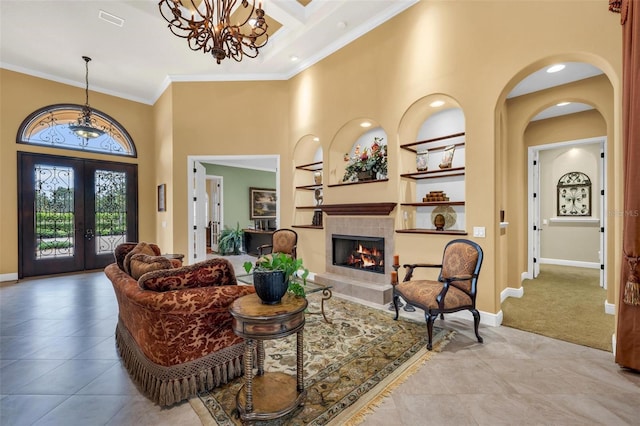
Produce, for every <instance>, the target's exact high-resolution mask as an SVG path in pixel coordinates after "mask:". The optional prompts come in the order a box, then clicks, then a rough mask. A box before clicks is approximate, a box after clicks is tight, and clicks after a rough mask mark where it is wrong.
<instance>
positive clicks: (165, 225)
mask: <svg viewBox="0 0 640 426" xmlns="http://www.w3.org/2000/svg"><path fill="white" fill-rule="evenodd" d="M162 227H163V228H166V227H167V221H166V220H163V221H162Z"/></svg>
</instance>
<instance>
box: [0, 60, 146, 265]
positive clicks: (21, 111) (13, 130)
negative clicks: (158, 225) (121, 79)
mask: <svg viewBox="0 0 640 426" xmlns="http://www.w3.org/2000/svg"><path fill="white" fill-rule="evenodd" d="M0 87H1V88H2V92H1V96H0V124H1V126H0V199H1V200H2V203H0V235H2V244H0V275H3V274H17V272H18V217H17V211H18V207H17V200H18V194H17V186H18V183H17V154H16V153H17V152H18V151H26V152H40V153H46V154H52V155H65V156H69V157H78V158H95V159H103V160H104V159H108V160H110V161H119V162H124V163H136V164H138V188H139V195H138V203H139V214H140V218H141V220H140V222H139V236H140V239H143V240H149V241H153V240H154V239H155V235H156V232H155V217H156V215H155V198H156V196H155V190H154V189H153V188H155V186H154V184H155V178H154V176H155V172H156V170H155V162H154V157H153V156H152V155H149V153H150V152H153V146H154V139H153V127H152V108H151V107H150V106H148V105H143V104H140V103H136V102H131V101H128V100H125V99H121V98H116V97H113V96H109V95H105V94H102V93H95V92H91V93H90V95H89V100H90V103H91V106H92V107H93V108H96V109H98V110H100V111H103V112H105V113H107V114H109V115H110V116H111V117H113V118H114V119H116V120H117V121H118V122H119V123H120V124H122V126H123V127H124V128H125V129H127V131H128V132H129V134H130V135H131V138H132V139H133V141H134V143H135V145H136V148H137V151H138V158H137V159H135V158H124V157H121V156H105V155H100V154H94V153H85V152H81V151H74V150H61V149H52V148H45V147H38V146H29V145H24V144H17V143H16V135H17V133H18V128H19V126H20V124H21V123H22V121H23V120H24V119H25V118H26V117H27V116H28V115H29V114H31V113H32V112H34V111H35V110H37V109H39V108H42V107H44V106H47V105H52V104H58V103H77V104H82V103H83V102H84V89H82V88H77V87H72V86H68V85H66V84H61V83H56V82H53V81H48V80H43V79H40V78H36V77H31V76H27V75H25V74H20V73H16V72H12V71H8V70H4V69H0Z"/></svg>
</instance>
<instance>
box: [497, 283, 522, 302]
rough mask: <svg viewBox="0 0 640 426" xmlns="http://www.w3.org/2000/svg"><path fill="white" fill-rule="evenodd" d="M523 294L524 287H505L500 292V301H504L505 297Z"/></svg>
mask: <svg viewBox="0 0 640 426" xmlns="http://www.w3.org/2000/svg"><path fill="white" fill-rule="evenodd" d="M523 295H524V287H520V288H513V287H507V288H505V289H504V290H502V291H501V292H500V303H502V302H504V301H505V300H506V299H507V297H517V298H521V297H522V296H523Z"/></svg>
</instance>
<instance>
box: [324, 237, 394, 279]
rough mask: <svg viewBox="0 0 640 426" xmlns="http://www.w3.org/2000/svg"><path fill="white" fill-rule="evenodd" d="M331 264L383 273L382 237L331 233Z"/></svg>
mask: <svg viewBox="0 0 640 426" xmlns="http://www.w3.org/2000/svg"><path fill="white" fill-rule="evenodd" d="M331 240H332V242H333V264H334V265H336V266H344V267H346V268H353V269H360V270H364V271H369V272H376V273H378V274H384V238H377V237H358V236H353V235H335V234H334V235H332V236H331Z"/></svg>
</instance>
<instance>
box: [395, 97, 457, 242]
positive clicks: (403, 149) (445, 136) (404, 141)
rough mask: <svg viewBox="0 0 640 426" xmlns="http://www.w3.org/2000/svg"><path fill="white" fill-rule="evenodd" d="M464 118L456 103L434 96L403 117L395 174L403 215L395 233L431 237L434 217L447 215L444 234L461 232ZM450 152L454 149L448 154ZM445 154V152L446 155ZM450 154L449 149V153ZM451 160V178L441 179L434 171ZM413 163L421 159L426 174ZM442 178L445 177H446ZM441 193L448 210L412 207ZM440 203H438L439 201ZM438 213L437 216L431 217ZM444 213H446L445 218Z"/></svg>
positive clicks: (449, 174)
mask: <svg viewBox="0 0 640 426" xmlns="http://www.w3.org/2000/svg"><path fill="white" fill-rule="evenodd" d="M465 128H466V125H465V115H464V111H463V110H462V108H461V107H460V105H459V104H458V102H457V101H456V100H455V99H453V98H452V97H450V96H448V95H445V94H441V93H436V94H431V95H428V96H425V97H423V98H420V99H419V100H417V101H416V102H414V103H413V104H412V105H411V106H410V107H409V108H408V109H407V111H406V112H405V114H404V115H403V117H402V120H401V122H400V126H399V129H398V135H399V138H400V150H399V151H400V152H399V157H400V158H399V164H398V167H399V170H400V176H401V177H402V179H401V180H400V200H401V210H402V214H400V215H398V218H399V224H398V225H397V226H398V228H399V229H404V230H411V231H412V232H427V233H430V232H431V231H434V230H435V229H434V225H433V220H432V219H433V218H432V216H434V215H435V214H440V213H446V214H447V217H449V218H455V220H448V225H447V229H446V231H447V232H450V233H454V234H455V233H459V234H464V233H465V232H466V218H465V216H466V209H465V205H464V200H465V173H464V167H465V144H466V135H465ZM452 147H453V148H452ZM445 148H449V149H445ZM451 148H452V149H451ZM449 154H453V159H452V163H451V169H452V170H453V171H452V172H451V173H448V172H443V176H438V173H435V174H434V171H441V170H445V169H442V168H440V165H441V164H443V163H444V158H445V155H449ZM418 158H421V159H425V162H426V164H427V169H426V170H422V169H420V167H419V166H418V164H417V160H418ZM445 175H446V176H445ZM435 191H442V193H443V197H442V200H443V201H444V202H447V201H450V202H452V203H451V204H448V205H434V204H431V205H416V204H420V203H423V202H425V201H429V202H430V201H431V197H430V196H429V197H427V195H428V194H433V192H435ZM438 200H440V199H438ZM436 210H437V211H436ZM445 211H446V212H445Z"/></svg>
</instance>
